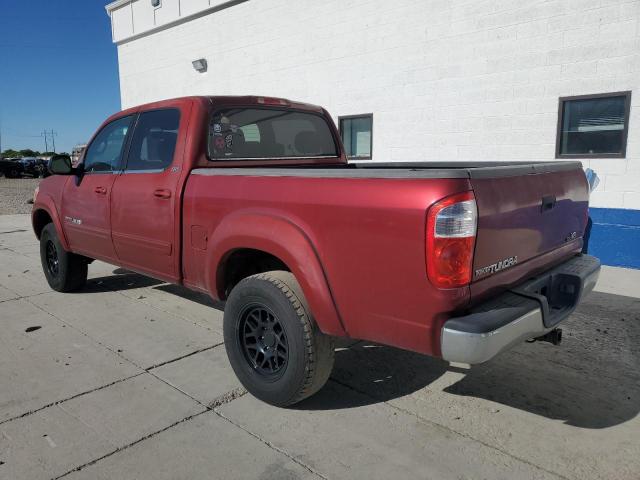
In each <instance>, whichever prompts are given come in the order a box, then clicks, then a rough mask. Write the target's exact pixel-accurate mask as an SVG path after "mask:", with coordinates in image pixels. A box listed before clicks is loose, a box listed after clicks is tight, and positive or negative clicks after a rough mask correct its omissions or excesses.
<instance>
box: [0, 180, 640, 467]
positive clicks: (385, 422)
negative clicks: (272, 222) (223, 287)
mask: <svg viewBox="0 0 640 480" xmlns="http://www.w3.org/2000/svg"><path fill="white" fill-rule="evenodd" d="M12 181H13V180H12ZM89 275H90V279H89V281H88V283H87V286H86V288H85V289H84V290H83V291H81V292H79V293H74V294H60V293H56V292H53V291H51V289H50V288H49V287H48V285H47V284H46V282H45V280H44V276H43V275H42V272H41V267H40V260H39V253H38V244H37V241H36V239H35V237H34V236H33V233H32V232H31V230H30V225H29V217H28V216H27V215H3V216H0V479H7V480H14V479H29V480H37V479H58V478H68V479H92V480H93V479H153V480H159V479H171V480H175V479H185V480H186V479H189V480H193V479H201V478H202V479H245V478H246V479H267V478H269V479H297V478H316V479H317V478H322V479H329V478H330V479H347V478H349V479H350V478H356V479H359V478H362V479H367V480H370V479H378V478H380V479H390V478H398V479H404V478H411V479H418V478H420V479H423V478H428V479H438V480H442V479H480V478H483V479H509V480H513V479H531V478H536V479H538V478H541V479H542V478H545V479H546V478H549V479H580V480H585V479H595V478H600V479H607V480H611V479H634V480H637V479H638V478H640V420H639V419H638V412H639V411H640V369H639V368H638V367H639V366H640V362H639V359H640V346H639V345H640V272H638V271H632V270H623V269H615V268H605V269H604V271H603V274H602V279H601V282H600V284H599V286H598V290H600V291H596V292H594V293H592V294H591V295H590V297H588V298H587V300H586V301H585V302H584V303H583V304H582V305H581V306H580V307H579V308H578V310H577V311H576V312H575V313H574V314H573V315H572V316H571V317H570V318H569V319H568V320H567V321H566V322H565V323H564V324H563V328H564V334H565V335H564V339H563V343H562V345H561V346H558V347H556V346H552V345H550V344H543V343H532V344H530V343H523V344H521V345H518V346H517V347H515V348H514V349H513V350H511V351H509V352H507V353H505V354H502V355H500V356H498V357H496V358H495V359H494V360H492V361H491V362H489V363H487V364H484V365H481V366H476V367H472V368H465V367H462V366H452V365H448V364H447V363H445V362H443V361H440V360H437V359H433V358H429V357H424V356H421V355H417V354H414V353H411V352H406V351H401V350H397V349H394V348H389V347H384V346H380V345H375V344H370V343H367V342H341V344H340V346H339V348H338V351H337V354H336V358H337V359H336V368H335V370H334V372H333V375H332V377H331V379H330V381H329V382H328V384H327V386H326V387H325V388H324V389H323V390H322V391H321V392H320V393H319V394H317V395H316V396H314V397H312V398H311V399H308V400H307V401H305V402H303V403H301V404H299V405H298V406H296V407H295V408H290V409H280V408H274V407H271V406H268V405H266V404H264V403H262V402H260V401H258V400H256V399H255V398H253V397H252V396H251V395H249V394H247V393H246V392H245V391H244V390H243V389H242V388H241V386H240V385H239V384H238V382H237V380H236V379H235V377H234V375H233V372H232V370H231V368H230V367H229V365H228V362H227V359H226V354H225V351H224V344H223V337H222V308H223V306H222V305H220V304H216V303H214V302H212V301H211V300H210V299H209V298H208V297H206V296H205V295H201V294H196V293H192V292H190V291H188V290H185V289H183V288H180V287H176V286H172V285H167V284H164V283H161V282H158V281H155V280H153V279H149V278H147V277H143V276H141V275H137V274H135V273H131V272H128V271H126V270H122V269H118V268H116V267H113V266H110V265H106V264H104V263H100V262H95V263H94V264H92V265H91V266H90V268H89Z"/></svg>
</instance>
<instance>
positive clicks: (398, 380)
mask: <svg viewBox="0 0 640 480" xmlns="http://www.w3.org/2000/svg"><path fill="white" fill-rule="evenodd" d="M563 328H564V332H565V339H564V340H563V343H562V345H561V346H559V347H554V346H552V345H550V344H543V343H534V344H526V343H525V344H522V345H518V346H517V347H515V348H514V349H513V350H511V351H508V352H506V353H504V354H502V355H499V356H498V357H496V358H494V359H493V360H492V361H490V362H488V363H486V364H483V365H478V366H473V367H471V368H470V369H468V370H467V369H459V368H452V367H450V366H449V365H448V364H447V363H446V362H443V361H441V360H438V359H434V358H429V357H425V356H422V355H419V354H415V353H411V352H406V351H403V350H398V349H395V348H390V347H384V346H380V345H374V344H371V343H366V342H358V343H356V344H354V345H351V346H345V345H343V346H341V347H340V348H338V350H337V352H336V365H335V369H334V372H333V374H332V377H331V383H333V384H334V385H333V387H329V388H325V389H324V390H323V391H321V392H319V393H318V394H317V395H316V396H314V397H312V398H310V399H309V400H307V401H305V402H303V403H301V404H300V405H299V406H298V407H297V408H299V409H303V410H307V409H308V410H325V409H327V410H331V409H342V408H354V407H357V406H363V405H368V404H373V403H378V402H385V401H389V400H394V399H398V398H400V397H404V396H407V395H412V396H413V397H415V398H416V399H420V400H421V401H420V402H418V404H421V405H422V406H421V407H420V408H426V409H429V408H434V409H437V408H441V407H442V406H443V405H447V404H448V403H453V404H455V403H457V402H458V403H459V402H460V399H459V398H458V399H457V397H475V398H478V399H483V400H487V401H491V402H496V403H500V404H503V405H506V406H509V407H511V408H517V409H519V410H523V411H526V412H529V413H533V414H536V415H541V416H544V417H547V418H550V419H554V420H561V421H563V422H564V423H565V424H567V425H572V426H576V427H581V428H588V429H600V428H607V427H611V426H614V425H618V424H621V423H624V422H626V421H628V420H631V419H633V418H635V417H636V416H637V415H638V413H639V412H640V368H639V367H640V300H639V299H635V298H629V297H622V296H618V295H610V294H605V293H593V294H591V296H590V297H588V298H587V299H586V301H585V302H584V303H583V304H582V305H581V307H580V308H579V309H578V310H577V311H576V312H575V313H574V314H573V315H572V316H571V318H569V319H568V320H567V321H566V322H565V323H564V324H563ZM461 373H462V377H461V375H460V374H461ZM460 377H461V378H460ZM429 397H432V398H433V400H431V399H430V398H429ZM411 405H416V403H415V402H414V403H411ZM459 405H460V406H461V408H464V403H459ZM440 413H442V412H440Z"/></svg>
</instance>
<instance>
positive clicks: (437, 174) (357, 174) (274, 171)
mask: <svg viewBox="0 0 640 480" xmlns="http://www.w3.org/2000/svg"><path fill="white" fill-rule="evenodd" d="M191 174H192V175H206V176H247V177H304V178H397V179H407V180H415V179H417V178H469V176H468V174H467V171H466V170H453V169H449V170H446V169H445V170H440V169H432V170H429V169H424V170H411V169H401V168H398V169H394V168H384V169H382V168H348V167H347V168H344V167H343V168H312V167H308V168H305V167H297V168H295V167H292V168H279V167H272V168H269V167H256V168H253V167H248V168H234V167H231V168H228V167H217V168H216V167H212V168H196V169H195V170H192V171H191Z"/></svg>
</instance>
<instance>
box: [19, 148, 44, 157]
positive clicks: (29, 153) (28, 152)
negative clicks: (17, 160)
mask: <svg viewBox="0 0 640 480" xmlns="http://www.w3.org/2000/svg"><path fill="white" fill-rule="evenodd" d="M19 153H20V155H18V156H19V157H37V156H38V155H40V152H39V151H37V150H31V149H30V148H26V149H24V150H20V152H19Z"/></svg>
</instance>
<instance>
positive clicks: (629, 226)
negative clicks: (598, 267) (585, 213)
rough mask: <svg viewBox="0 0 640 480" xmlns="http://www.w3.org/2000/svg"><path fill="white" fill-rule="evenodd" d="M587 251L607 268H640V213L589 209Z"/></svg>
mask: <svg viewBox="0 0 640 480" xmlns="http://www.w3.org/2000/svg"><path fill="white" fill-rule="evenodd" d="M589 216H590V217H591V221H592V222H593V224H592V227H591V233H590V235H589V238H588V246H587V250H588V252H589V253H590V254H591V255H595V256H596V257H598V258H600V260H601V261H602V263H603V264H604V265H611V266H615V267H627V268H638V269H640V210H625V209H622V208H590V209H589Z"/></svg>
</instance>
